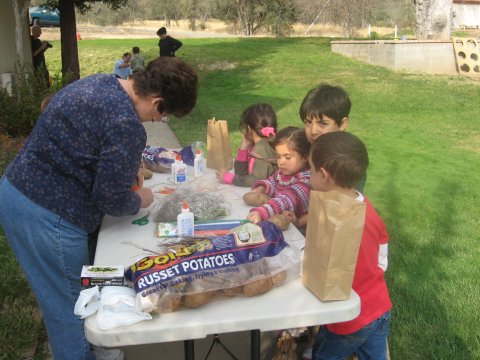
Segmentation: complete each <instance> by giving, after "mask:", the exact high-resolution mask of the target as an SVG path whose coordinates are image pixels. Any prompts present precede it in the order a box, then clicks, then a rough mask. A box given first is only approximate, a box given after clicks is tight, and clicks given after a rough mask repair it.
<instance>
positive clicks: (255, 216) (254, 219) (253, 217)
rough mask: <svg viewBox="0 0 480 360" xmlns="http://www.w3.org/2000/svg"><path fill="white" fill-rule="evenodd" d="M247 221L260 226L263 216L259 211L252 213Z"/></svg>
mask: <svg viewBox="0 0 480 360" xmlns="http://www.w3.org/2000/svg"><path fill="white" fill-rule="evenodd" d="M247 219H248V220H250V221H251V222H253V223H254V224H258V223H259V222H260V221H262V216H261V215H260V213H259V212H258V211H250V213H249V214H248V216H247Z"/></svg>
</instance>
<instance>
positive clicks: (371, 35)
mask: <svg viewBox="0 0 480 360" xmlns="http://www.w3.org/2000/svg"><path fill="white" fill-rule="evenodd" d="M368 38H369V39H370V40H378V39H380V35H379V34H378V33H377V32H376V31H372V32H371V33H370V36H369V37H368Z"/></svg>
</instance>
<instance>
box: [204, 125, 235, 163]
mask: <svg viewBox="0 0 480 360" xmlns="http://www.w3.org/2000/svg"><path fill="white" fill-rule="evenodd" d="M207 167H208V168H209V169H215V170H218V169H226V170H230V169H231V168H232V167H233V159H232V144H231V142H230V137H229V135H228V123H227V121H226V120H215V118H213V119H210V120H208V126H207Z"/></svg>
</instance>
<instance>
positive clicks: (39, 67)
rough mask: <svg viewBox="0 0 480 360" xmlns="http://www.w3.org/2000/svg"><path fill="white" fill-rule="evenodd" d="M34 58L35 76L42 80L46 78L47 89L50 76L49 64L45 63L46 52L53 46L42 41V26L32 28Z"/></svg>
mask: <svg viewBox="0 0 480 360" xmlns="http://www.w3.org/2000/svg"><path fill="white" fill-rule="evenodd" d="M31 31H32V36H31V39H32V58H33V68H34V69H35V74H36V75H37V76H38V77H39V78H41V76H44V77H45V81H46V85H47V87H50V74H49V73H48V70H47V64H46V63H45V51H47V49H49V48H51V47H52V45H51V44H50V43H49V42H48V41H42V40H40V35H42V28H41V27H40V25H33V26H32V30H31Z"/></svg>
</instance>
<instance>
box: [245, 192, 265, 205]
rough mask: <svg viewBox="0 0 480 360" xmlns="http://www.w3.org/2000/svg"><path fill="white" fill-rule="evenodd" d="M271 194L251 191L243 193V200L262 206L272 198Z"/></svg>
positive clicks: (248, 203)
mask: <svg viewBox="0 0 480 360" xmlns="http://www.w3.org/2000/svg"><path fill="white" fill-rule="evenodd" d="M270 199H271V198H270V196H268V195H267V194H262V193H258V192H255V191H250V192H248V193H246V194H245V195H243V201H245V203H246V204H247V205H250V206H262V205H263V204H265V203H267V202H268V201H269V200H270Z"/></svg>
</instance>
